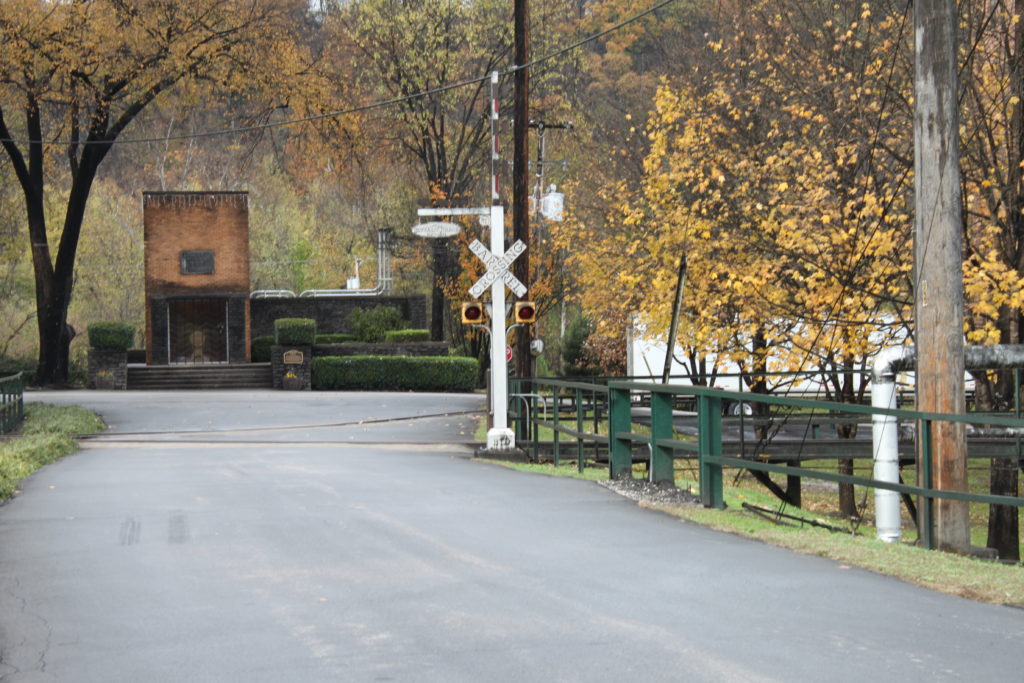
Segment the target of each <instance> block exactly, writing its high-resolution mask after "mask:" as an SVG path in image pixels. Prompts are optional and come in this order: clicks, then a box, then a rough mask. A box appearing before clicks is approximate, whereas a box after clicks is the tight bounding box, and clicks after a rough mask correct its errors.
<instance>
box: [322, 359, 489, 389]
mask: <svg viewBox="0 0 1024 683" xmlns="http://www.w3.org/2000/svg"><path fill="white" fill-rule="evenodd" d="M478 366H479V364H478V362H477V360H476V359H475V358H459V357H453V356H323V357H321V358H314V359H313V389H321V390H335V389H376V390H383V391H401V390H413V391H472V390H473V389H474V388H476V376H477V368H478Z"/></svg>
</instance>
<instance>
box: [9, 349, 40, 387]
mask: <svg viewBox="0 0 1024 683" xmlns="http://www.w3.org/2000/svg"><path fill="white" fill-rule="evenodd" d="M36 362H37V361H35V360H33V359H31V358H12V357H11V356H2V355H0V377H10V376H11V375H17V374H18V373H19V372H23V373H25V375H24V377H23V378H22V379H23V380H24V381H26V382H31V381H32V379H33V378H34V377H35V375H36Z"/></svg>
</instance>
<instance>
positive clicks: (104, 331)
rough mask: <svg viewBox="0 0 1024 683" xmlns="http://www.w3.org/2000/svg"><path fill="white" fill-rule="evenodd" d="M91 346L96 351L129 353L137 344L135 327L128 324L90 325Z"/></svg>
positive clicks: (105, 323)
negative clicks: (133, 345)
mask: <svg viewBox="0 0 1024 683" xmlns="http://www.w3.org/2000/svg"><path fill="white" fill-rule="evenodd" d="M87 329H88V333H89V346H91V347H92V348H94V349H105V350H111V351H127V350H128V349H130V348H131V347H132V344H134V343H135V325H130V324H128V323H115V322H98V323H90V324H89V327H88V328H87Z"/></svg>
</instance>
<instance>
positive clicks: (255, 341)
mask: <svg viewBox="0 0 1024 683" xmlns="http://www.w3.org/2000/svg"><path fill="white" fill-rule="evenodd" d="M273 345H274V335H272V334H263V335H260V336H259V337H253V338H252V345H251V346H250V347H249V349H250V352H251V354H252V362H253V363H269V362H270V347H271V346H273Z"/></svg>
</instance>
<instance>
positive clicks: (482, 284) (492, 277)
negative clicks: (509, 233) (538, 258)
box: [469, 240, 526, 299]
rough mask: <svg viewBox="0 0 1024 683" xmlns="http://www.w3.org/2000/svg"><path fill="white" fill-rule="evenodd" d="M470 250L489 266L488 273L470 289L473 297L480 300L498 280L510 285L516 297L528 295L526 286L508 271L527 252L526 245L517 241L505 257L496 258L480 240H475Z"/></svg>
mask: <svg viewBox="0 0 1024 683" xmlns="http://www.w3.org/2000/svg"><path fill="white" fill-rule="evenodd" d="M469 250H470V251H472V252H473V253H474V254H476V256H477V258H479V259H480V260H481V261H483V262H484V264H485V265H486V266H487V272H486V273H484V274H483V276H482V277H481V278H480V279H479V280H477V281H476V283H474V284H473V286H472V287H470V288H469V295H470V296H471V297H473V298H474V299H479V298H480V295H481V294H483V293H484V291H486V289H487V288H488V287H490V286H491V285H493V284H494V283H495V282H496V281H498V280H501V281H502V282H504V283H505V284H506V285H508V288H509V289H511V290H512V291H513V292H515V294H516V296H519V297H521V296H523V295H525V294H526V285H524V284H523V283H522V282H520V281H519V279H518V278H517V277H516V276H515V275H513V274H512V273H510V272H509V270H508V269H509V266H511V265H512V262H513V261H515V260H516V259H517V258H519V255H520V254H522V253H523V252H524V251H526V245H525V244H523V241H522V240H516V241H515V243H514V244H513V245H512V246H510V247H509V248H508V251H506V252H505V254H504V255H503V256H495V255H494V254H493V253H491V250H490V249H488V248H487V247H485V246H484V245H483V243H482V242H481V241H480V240H473V243H472V244H470V245H469Z"/></svg>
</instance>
